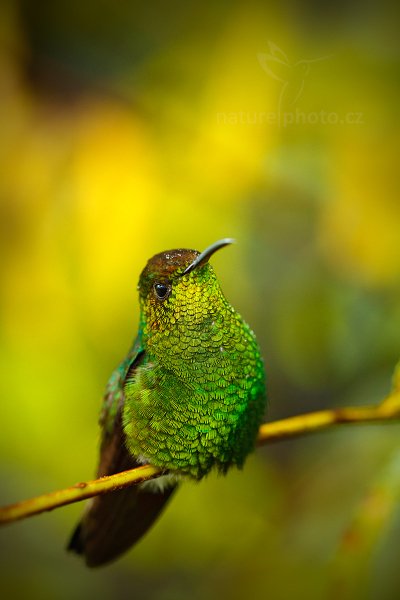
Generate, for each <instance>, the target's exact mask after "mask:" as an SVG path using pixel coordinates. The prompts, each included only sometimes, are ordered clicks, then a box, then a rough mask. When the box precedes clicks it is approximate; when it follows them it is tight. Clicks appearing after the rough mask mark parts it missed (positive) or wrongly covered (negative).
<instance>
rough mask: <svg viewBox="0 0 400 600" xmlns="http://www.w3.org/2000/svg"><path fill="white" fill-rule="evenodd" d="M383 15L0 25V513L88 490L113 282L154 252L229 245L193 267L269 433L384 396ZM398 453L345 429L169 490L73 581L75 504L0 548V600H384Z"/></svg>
mask: <svg viewBox="0 0 400 600" xmlns="http://www.w3.org/2000/svg"><path fill="white" fill-rule="evenodd" d="M390 6H394V5H392V4H390V3H388V4H387V5H386V6H385V5H384V4H383V5H382V4H379V5H376V6H374V5H373V4H363V3H358V4H357V3H355V4H353V5H352V7H350V6H347V5H346V4H344V3H343V4H342V3H339V4H338V5H324V4H323V5H319V4H317V3H313V2H308V3H303V4H297V3H295V2H291V1H289V0H284V1H283V2H281V3H279V5H277V6H275V7H271V6H268V5H267V4H265V3H263V2H261V1H257V0H253V1H252V2H244V1H243V0H237V1H234V2H225V1H221V2H219V3H216V4H213V3H211V2H208V3H204V4H197V3H190V2H189V3H187V2H183V1H181V0H173V1H172V2H169V3H155V4H154V3H148V4H146V3H144V4H139V3H136V2H124V3H112V2H111V0H104V1H102V2H95V1H94V0H87V1H86V2H82V1H81V2H78V1H76V0H72V1H71V0H70V1H69V2H67V1H66V0H61V1H60V2H54V3H46V2H44V3H35V2H29V0H19V1H18V2H17V1H14V2H13V1H11V0H4V1H3V2H2V3H1V7H0V228H1V237H0V245H1V253H0V268H1V288H0V307H1V314H0V319H1V329H0V344H1V345H0V368H1V379H0V388H1V404H0V422H1V428H2V429H1V435H0V449H1V454H0V469H1V480H2V485H1V489H0V500H1V503H2V504H4V503H8V502H14V501H17V500H19V499H23V498H25V497H29V496H32V495H36V494H39V493H42V492H45V491H51V490H53V489H57V488H59V487H64V486H66V485H69V484H72V483H74V482H76V481H80V480H85V479H89V478H91V477H92V475H93V474H94V471H95V466H96V461H97V443H98V426H97V415H98V411H99V408H100V400H101V395H102V392H103V389H104V386H105V383H106V381H107V378H108V375H109V374H110V373H111V371H112V369H113V368H114V366H115V365H116V364H117V362H118V361H119V360H120V358H122V356H123V355H124V353H125V352H126V350H127V349H128V347H129V344H130V342H131V340H132V339H133V337H134V335H135V333H136V329H137V322H138V303H137V296H136V284H137V279H138V276H139V273H140V271H141V269H142V268H143V266H144V264H145V262H146V261H147V259H148V258H149V257H150V256H152V255H153V254H155V253H156V252H159V251H162V250H166V249H168V248H176V247H189V248H195V249H198V250H202V249H204V248H205V246H206V245H208V244H210V243H211V242H213V241H215V240H216V239H219V238H221V237H226V236H229V237H234V238H236V239H237V241H238V243H237V244H236V245H235V246H234V247H231V248H230V249H228V250H226V251H224V252H223V253H221V254H218V255H216V256H215V258H213V264H214V266H215V268H216V270H217V273H218V275H219V277H220V279H221V282H222V286H223V289H224V291H225V292H226V295H227V297H228V298H229V300H230V301H231V302H232V304H233V305H234V306H235V308H237V309H238V310H239V311H240V312H241V313H242V315H243V316H244V317H245V319H246V320H247V321H248V322H249V323H250V325H251V326H252V328H253V329H254V330H255V332H256V333H257V337H258V339H259V341H260V344H261V346H262V349H263V354H264V357H265V361H266V368H267V373H268V381H269V385H268V387H269V400H270V408H269V414H268V418H269V419H276V418H279V417H283V416H286V415H290V414H297V413H301V412H305V411H308V410H313V409H317V408H323V407H328V406H340V405H346V404H360V403H371V402H376V401H378V400H380V399H381V398H382V397H383V396H384V395H385V394H386V393H387V392H388V390H389V388H390V377H391V373H392V371H393V368H394V365H395V363H396V360H397V358H398V356H399V347H400V344H399V332H400V302H399V300H400V234H399V231H400V227H399V225H400V202H399V197H398V164H397V163H398V153H399V146H398V140H399V126H398V106H399V77H398V76H399V41H398V31H397V27H396V22H397V18H396V17H397V16H398V15H397V14H396V9H395V8H393V9H391V8H390ZM398 439H399V427H398V426H376V427H372V426H371V427H365V428H356V427H351V428H350V427H349V428H347V429H344V430H336V431H332V432H329V433H326V434H321V435H318V436H314V437H310V438H304V439H299V440H296V441H292V442H285V443H280V444H279V445H275V446H273V447H272V446H269V447H267V448H264V449H262V450H258V451H257V452H256V453H255V454H254V455H253V456H252V457H251V458H250V459H249V460H248V462H247V464H246V467H245V469H244V470H243V472H232V473H230V474H229V476H228V477H227V478H226V479H223V478H217V477H214V476H212V477H210V478H209V479H208V480H207V481H206V482H203V483H201V484H200V485H190V484H189V485H187V486H185V487H184V488H183V489H182V490H181V491H180V493H179V494H178V495H177V496H176V498H175V499H174V501H173V502H172V503H171V505H170V507H169V508H168V510H167V511H166V512H165V514H164V515H163V517H162V519H160V521H159V522H158V523H157V525H156V526H155V527H154V529H153V530H152V531H151V532H150V533H149V534H148V536H147V537H146V538H145V539H143V541H142V542H141V543H140V544H139V545H138V546H137V547H135V548H134V549H133V550H132V551H131V552H130V553H129V554H127V555H126V556H125V557H124V558H123V559H121V560H120V561H119V562H117V563H115V564H114V565H112V566H109V567H106V568H104V569H102V570H98V571H94V572H91V571H88V570H87V569H86V568H85V567H84V566H83V564H82V562H81V561H79V560H78V559H77V558H76V557H74V556H70V555H68V554H66V552H65V545H66V542H67V539H68V536H69V534H70V532H71V530H72V528H73V526H74V525H75V522H76V520H77V518H78V516H79V514H80V513H81V511H82V508H83V505H82V504H81V505H76V506H71V507H68V508H64V509H60V510H57V511H55V512H53V513H50V514H47V515H44V516H40V517H37V518H34V519H31V520H29V521H26V522H21V523H18V524H16V525H13V526H10V527H8V528H5V529H3V530H2V531H1V532H0V535H1V543H0V548H1V550H0V558H1V574H0V575H1V577H0V592H1V589H3V591H4V592H7V596H6V595H4V596H3V594H1V595H2V597H13V598H40V600H47V599H49V600H50V599H57V600H58V599H70V598H71V597H74V598H91V597H96V598H99V599H102V598H110V597H113V598H118V599H120V598H121V599H125V598H126V599H128V598H149V599H151V600H153V599H154V600H181V599H182V600H184V599H186V598H190V599H193V600H201V599H203V598H210V599H211V600H213V599H220V598H229V599H234V600H235V599H237V600H239V599H242V598H270V599H271V600H280V599H287V598H289V599H290V598H293V597H296V598H307V600H313V599H320V598H333V597H336V596H337V595H338V594H339V593H340V594H341V596H342V597H348V598H352V599H353V598H355V599H358V598H360V599H364V598H378V597H379V599H380V600H382V599H388V600H391V599H393V598H395V597H398V596H399V593H400V575H399V572H398V565H397V562H398V560H397V558H396V557H397V553H398V534H399V531H400V511H399V503H398V501H399V496H400V469H399V466H400V452H399V449H398ZM349 531H353V532H354V531H356V532H358V534H357V535H355V536H354V535H353V536H350V535H348V532H349ZM10 594H11V596H10Z"/></svg>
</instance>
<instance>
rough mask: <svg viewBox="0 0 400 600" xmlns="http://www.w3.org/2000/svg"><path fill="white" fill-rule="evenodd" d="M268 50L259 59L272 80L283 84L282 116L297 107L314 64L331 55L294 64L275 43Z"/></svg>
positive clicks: (281, 93) (269, 43)
mask: <svg viewBox="0 0 400 600" xmlns="http://www.w3.org/2000/svg"><path fill="white" fill-rule="evenodd" d="M268 48H269V52H268V53H263V52H259V53H258V54H257V58H258V62H259V63H260V66H261V68H262V69H263V70H264V71H265V72H266V73H267V74H268V75H269V76H270V77H272V79H275V80H276V81H279V82H280V83H281V84H282V86H281V91H280V94H279V100H278V112H279V114H281V113H282V112H283V111H284V110H290V109H293V107H295V106H296V103H297V101H298V100H299V98H300V96H301V95H302V93H303V91H304V86H305V83H306V79H307V77H308V76H309V74H310V72H311V67H312V64H313V63H316V62H321V61H323V60H327V59H328V58H330V56H331V55H329V56H321V57H319V58H312V59H301V60H298V61H296V62H293V61H290V60H289V58H288V56H287V55H286V54H285V52H284V51H283V50H282V49H281V48H279V46H277V45H276V44H274V42H271V41H269V42H268Z"/></svg>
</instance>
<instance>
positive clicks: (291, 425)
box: [0, 379, 400, 524]
mask: <svg viewBox="0 0 400 600" xmlns="http://www.w3.org/2000/svg"><path fill="white" fill-rule="evenodd" d="M398 384H399V381H398V379H396V380H395V385H394V388H393V391H392V393H391V394H390V395H389V396H388V397H387V398H386V399H385V400H383V402H381V404H378V405H377V406H361V407H353V408H352V407H348V408H337V409H328V410H321V411H318V412H313V413H308V414H304V415H298V416H295V417H289V418H287V419H282V420H280V421H274V422H273V423H265V424H264V425H261V427H260V430H259V435H258V439H257V445H258V446H262V445H264V444H267V443H270V442H274V441H279V440H284V439H289V438H293V437H298V436H300V435H305V434H309V433H312V432H317V431H322V430H324V429H329V428H331V427H334V426H338V425H343V424H346V423H347V424H350V423H353V424H365V423H381V424H383V423H393V422H398V421H399V420H400V385H398ZM161 473H162V470H161V469H159V468H157V467H152V466H150V465H145V466H142V467H138V468H136V469H132V470H130V471H123V472H122V473H117V474H116V475H110V476H108V477H102V478H101V479H95V480H93V481H87V482H83V483H77V484H76V485H74V486H72V487H69V488H66V489H64V490H57V491H56V492H52V493H50V494H44V495H42V496H37V497H36V498H31V499H29V500H23V501H22V502H18V503H16V504H11V505H9V506H5V507H3V508H0V524H6V523H11V522H13V521H17V520H19V519H25V518H27V517H31V516H33V515H37V514H40V513H42V512H45V511H48V510H53V509H54V508H58V507H60V506H65V505H66V504H72V503H73V502H80V501H81V500H85V499H87V498H92V497H93V496H97V495H99V494H107V493H109V492H112V491H115V490H118V489H122V488H125V487H129V486H131V485H135V484H138V483H141V482H142V481H146V480H149V479H154V478H156V477H158V476H159V475H160V474H161Z"/></svg>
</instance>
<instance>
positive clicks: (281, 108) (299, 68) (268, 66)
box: [216, 41, 364, 127]
mask: <svg viewBox="0 0 400 600" xmlns="http://www.w3.org/2000/svg"><path fill="white" fill-rule="evenodd" d="M332 56H333V55H332V54H329V55H327V56H320V57H318V58H302V59H300V60H296V61H293V60H290V59H289V57H288V56H287V55H286V53H285V52H284V51H283V50H282V49H281V48H279V46H277V45H276V44H275V43H274V42H271V41H269V42H268V52H259V53H257V59H258V62H259V64H260V66H261V68H262V69H263V71H265V73H267V75H268V76H269V77H271V78H272V79H275V80H276V81H279V83H280V84H281V87H280V92H279V97H278V107H277V111H273V112H271V111H264V110H261V111H249V110H245V109H243V110H240V111H233V112H232V111H219V112H218V113H217V115H216V116H217V122H218V124H223V125H240V126H241V125H250V126H254V125H277V126H278V127H290V126H293V125H300V126H309V125H311V126H314V125H315V126H333V125H363V124H364V114H363V113H362V112H354V111H349V112H346V113H345V114H339V113H338V112H337V111H328V110H324V109H321V110H318V111H312V112H309V111H304V110H300V108H299V106H298V101H299V99H300V98H301V96H302V94H303V92H304V89H305V87H306V83H307V79H308V78H309V77H310V74H311V73H312V71H313V65H315V63H318V62H321V61H324V60H328V59H329V58H331V57H332Z"/></svg>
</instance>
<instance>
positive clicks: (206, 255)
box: [182, 238, 235, 275]
mask: <svg viewBox="0 0 400 600" xmlns="http://www.w3.org/2000/svg"><path fill="white" fill-rule="evenodd" d="M234 242H235V240H233V239H232V238H224V239H222V240H218V242H214V243H213V244H211V246H208V248H206V249H205V250H203V252H202V253H201V254H199V255H198V256H197V257H196V258H195V259H194V261H193V262H192V263H191V264H190V265H189V266H188V267H186V269H185V270H184V271H183V273H182V275H186V274H187V273H190V272H191V271H193V269H196V268H197V267H199V266H200V265H204V264H205V263H206V262H208V261H209V260H210V258H211V256H212V255H213V254H214V252H216V251H217V250H219V249H220V248H223V247H224V246H228V245H229V244H233V243H234Z"/></svg>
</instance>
